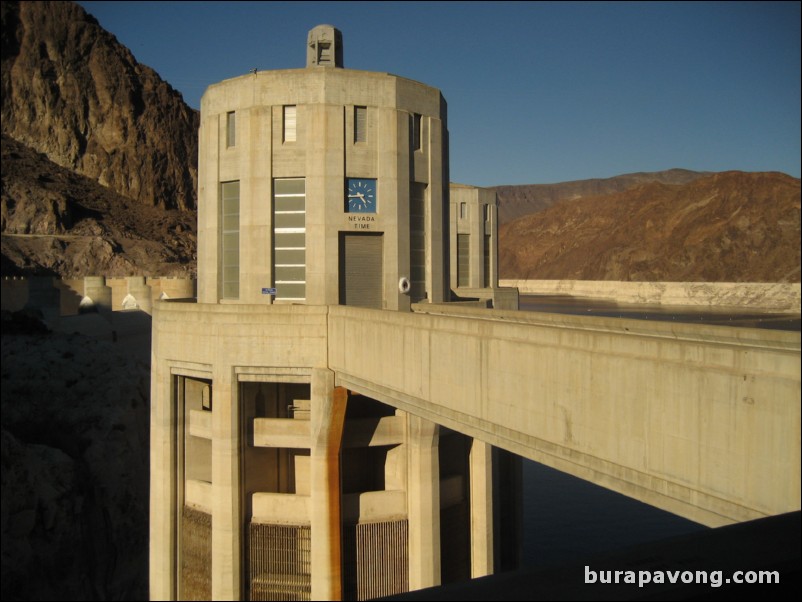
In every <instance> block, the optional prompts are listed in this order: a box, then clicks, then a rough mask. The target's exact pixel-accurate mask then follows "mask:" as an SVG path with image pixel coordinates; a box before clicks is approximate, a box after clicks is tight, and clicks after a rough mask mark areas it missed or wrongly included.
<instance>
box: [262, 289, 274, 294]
mask: <svg viewBox="0 0 802 602" xmlns="http://www.w3.org/2000/svg"><path fill="white" fill-rule="evenodd" d="M262 294H263V295H275V294H276V289H274V288H263V289H262Z"/></svg>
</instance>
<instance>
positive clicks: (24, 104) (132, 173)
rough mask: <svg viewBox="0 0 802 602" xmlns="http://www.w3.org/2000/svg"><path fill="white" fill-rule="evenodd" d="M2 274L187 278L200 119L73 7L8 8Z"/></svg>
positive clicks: (5, 15) (8, 5)
mask: <svg viewBox="0 0 802 602" xmlns="http://www.w3.org/2000/svg"><path fill="white" fill-rule="evenodd" d="M0 11H1V14H2V77H1V78H0V80H1V81H0V83H1V84H2V161H3V171H2V187H1V188H0V196H1V197H2V273H3V275H4V276H8V275H32V274H40V275H42V274H50V275H57V276H61V277H81V276H88V275H104V276H108V277H122V276H130V275H153V276H175V277H188V276H189V277H192V276H194V275H195V273H196V269H195V248H196V238H195V229H196V218H195V213H194V209H195V207H196V199H197V128H198V114H197V112H196V111H194V110H192V109H191V108H189V107H188V106H187V105H186V104H185V103H184V102H183V100H182V98H181V95H180V94H179V93H178V92H176V91H175V90H173V89H172V88H171V87H170V86H169V84H167V83H166V82H164V81H162V80H161V78H159V76H158V75H157V74H156V73H155V72H154V71H153V70H152V69H150V68H149V67H146V66H145V65H141V64H139V63H137V61H136V59H135V58H134V57H133V55H132V54H131V53H130V52H129V51H128V49H127V48H125V47H124V46H122V45H121V44H119V43H118V42H117V40H116V39H115V38H114V36H112V35H111V34H109V33H108V32H106V31H105V30H103V29H102V28H101V27H100V26H99V25H98V23H97V21H96V20H95V19H94V18H93V17H91V16H90V15H88V14H87V13H86V12H85V11H84V10H83V9H82V8H81V7H80V6H78V5H76V4H73V3H71V2H3V3H2V8H0Z"/></svg>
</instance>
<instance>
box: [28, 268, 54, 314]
mask: <svg viewBox="0 0 802 602" xmlns="http://www.w3.org/2000/svg"><path fill="white" fill-rule="evenodd" d="M60 301H61V293H60V292H59V290H58V289H57V288H56V287H55V286H54V285H53V278H52V277H50V276H33V277H31V278H29V279H28V302H27V303H26V304H25V307H26V308H29V309H35V310H38V311H40V312H41V314H42V318H43V319H44V320H45V321H46V322H47V323H48V324H50V325H53V324H54V323H56V322H57V321H58V318H59V314H60Z"/></svg>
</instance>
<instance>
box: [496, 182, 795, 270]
mask: <svg viewBox="0 0 802 602" xmlns="http://www.w3.org/2000/svg"><path fill="white" fill-rule="evenodd" d="M499 241H500V244H499V273H500V275H501V277H502V278H513V279H544V280H552V279H554V280H561V279H566V280H624V281H638V280H643V281H668V282H683V281H685V282H698V281H703V282H799V281H800V247H799V242H800V182H799V180H798V179H796V178H792V177H790V176H787V175H785V174H781V173H774V172H772V173H743V172H735V171H733V172H722V173H717V174H713V175H708V176H705V177H703V178H699V179H696V180H693V181H692V182H690V183H687V184H676V185H668V184H661V183H658V182H653V183H649V184H645V185H642V186H639V187H636V188H633V189H630V190H626V191H624V192H620V193H614V194H607V195H602V196H595V197H583V198H580V199H575V200H563V201H560V202H558V203H556V204H554V205H552V206H551V207H549V208H548V209H546V210H544V211H541V212H538V213H535V214H533V215H528V216H525V217H521V218H518V219H516V220H514V221H512V222H510V223H508V224H504V225H503V226H502V227H501V228H500V229H499Z"/></svg>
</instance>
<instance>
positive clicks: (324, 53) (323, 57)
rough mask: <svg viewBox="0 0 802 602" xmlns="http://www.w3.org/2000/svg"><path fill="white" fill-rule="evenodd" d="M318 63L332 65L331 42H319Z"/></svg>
mask: <svg viewBox="0 0 802 602" xmlns="http://www.w3.org/2000/svg"><path fill="white" fill-rule="evenodd" d="M317 64H318V65H330V64H331V43H330V42H318V45H317Z"/></svg>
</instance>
